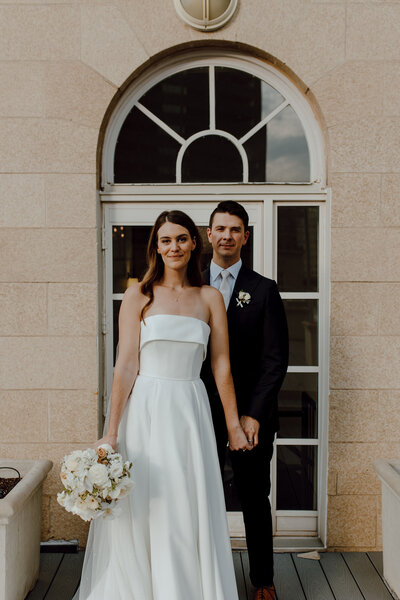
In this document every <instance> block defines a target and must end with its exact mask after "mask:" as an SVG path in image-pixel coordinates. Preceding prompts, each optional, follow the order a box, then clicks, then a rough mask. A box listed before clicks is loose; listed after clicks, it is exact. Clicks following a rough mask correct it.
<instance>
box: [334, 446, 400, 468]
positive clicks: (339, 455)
mask: <svg viewBox="0 0 400 600" xmlns="http://www.w3.org/2000/svg"><path fill="white" fill-rule="evenodd" d="M398 455H400V443H399V442H386V441H384V442H382V441H381V442H371V443H360V442H347V443H337V442H330V443H329V470H334V471H338V472H347V473H362V472H364V471H367V470H368V469H370V468H371V466H372V464H373V462H374V460H377V459H379V458H390V457H391V456H398Z"/></svg>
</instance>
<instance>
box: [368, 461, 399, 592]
mask: <svg viewBox="0 0 400 600" xmlns="http://www.w3.org/2000/svg"><path fill="white" fill-rule="evenodd" d="M374 467H375V470H376V472H377V473H378V475H379V479H380V480H381V482H382V540H383V575H384V578H385V580H386V583H387V584H388V586H389V587H390V589H391V590H392V591H393V592H394V593H395V594H396V596H398V597H400V569H399V557H400V459H392V460H391V459H388V460H377V461H375V462H374Z"/></svg>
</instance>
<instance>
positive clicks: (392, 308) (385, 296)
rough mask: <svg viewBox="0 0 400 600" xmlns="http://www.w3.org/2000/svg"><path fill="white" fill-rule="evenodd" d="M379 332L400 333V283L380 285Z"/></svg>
mask: <svg viewBox="0 0 400 600" xmlns="http://www.w3.org/2000/svg"><path fill="white" fill-rule="evenodd" d="M379 287H380V298H379V333H381V334H382V335H388V336H389V335H396V336H398V335H400V284H399V283H385V284H381V285H380V286H379Z"/></svg>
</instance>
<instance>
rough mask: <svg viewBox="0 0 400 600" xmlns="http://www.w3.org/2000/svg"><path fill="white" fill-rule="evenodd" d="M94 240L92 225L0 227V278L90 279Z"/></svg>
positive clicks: (94, 260)
mask: <svg viewBox="0 0 400 600" xmlns="http://www.w3.org/2000/svg"><path fill="white" fill-rule="evenodd" d="M96 244H97V240H96V231H95V230H94V229H79V230H75V229H26V230H24V232H23V235H21V230H20V229H7V230H3V231H0V248H1V255H2V258H3V260H2V261H1V264H0V281H6V282H13V281H15V282H21V283H22V282H34V281H36V282H48V281H52V282H63V281H69V282H80V283H81V282H82V283H83V282H85V283H86V282H87V283H94V282H96V278H97V254H96V251H97V247H96Z"/></svg>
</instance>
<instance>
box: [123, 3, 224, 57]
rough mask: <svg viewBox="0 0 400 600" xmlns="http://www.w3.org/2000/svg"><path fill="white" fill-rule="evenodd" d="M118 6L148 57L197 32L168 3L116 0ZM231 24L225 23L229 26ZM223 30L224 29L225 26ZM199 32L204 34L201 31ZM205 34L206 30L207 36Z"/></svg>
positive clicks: (189, 37) (189, 38)
mask: <svg viewBox="0 0 400 600" xmlns="http://www.w3.org/2000/svg"><path fill="white" fill-rule="evenodd" d="M118 6H119V7H120V9H121V12H122V14H123V15H124V16H125V18H126V20H127V22H128V23H129V26H130V27H131V29H132V31H134V32H135V35H136V37H137V38H138V39H139V40H140V42H141V43H142V45H143V47H144V49H145V51H146V52H147V54H148V55H149V56H152V55H153V56H154V55H155V54H157V52H160V51H162V50H164V49H166V48H170V47H171V46H175V45H176V44H182V43H184V42H188V41H190V40H191V39H193V38H194V37H195V36H196V33H197V32H195V31H194V30H193V29H192V28H191V27H189V25H186V24H185V23H184V22H183V21H181V20H180V18H179V17H178V15H177V14H176V11H175V8H174V5H173V3H171V2H165V1H164V0H153V2H138V1H134V2H131V1H130V0H119V1H118ZM231 23H232V22H230V24H228V26H227V28H228V29H230V27H231ZM223 29H224V30H225V31H226V27H224V28H223ZM201 35H202V36H204V33H200V36H201ZM208 35H209V33H208V34H207V37H208Z"/></svg>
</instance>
